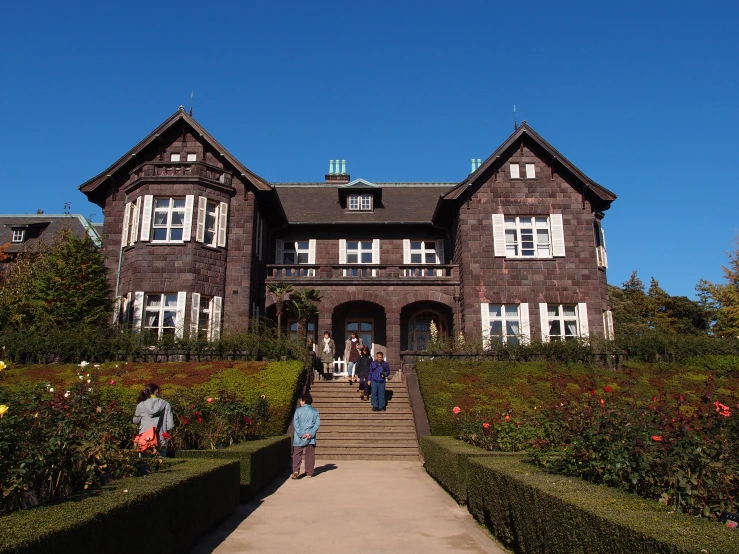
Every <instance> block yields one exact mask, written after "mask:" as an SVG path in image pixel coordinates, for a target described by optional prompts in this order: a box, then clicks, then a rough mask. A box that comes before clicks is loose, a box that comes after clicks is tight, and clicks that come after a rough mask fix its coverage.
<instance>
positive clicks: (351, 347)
mask: <svg viewBox="0 0 739 554" xmlns="http://www.w3.org/2000/svg"><path fill="white" fill-rule="evenodd" d="M363 346H364V343H363V342H362V339H360V338H357V333H355V332H354V331H351V332H350V333H349V338H348V339H346V343H345V345H344V359H345V360H346V372H347V374H348V376H349V384H350V385H351V384H352V383H355V382H357V381H358V379H356V378H355V377H354V366H356V365H357V362H358V361H359V356H360V354H361V352H362V347H363Z"/></svg>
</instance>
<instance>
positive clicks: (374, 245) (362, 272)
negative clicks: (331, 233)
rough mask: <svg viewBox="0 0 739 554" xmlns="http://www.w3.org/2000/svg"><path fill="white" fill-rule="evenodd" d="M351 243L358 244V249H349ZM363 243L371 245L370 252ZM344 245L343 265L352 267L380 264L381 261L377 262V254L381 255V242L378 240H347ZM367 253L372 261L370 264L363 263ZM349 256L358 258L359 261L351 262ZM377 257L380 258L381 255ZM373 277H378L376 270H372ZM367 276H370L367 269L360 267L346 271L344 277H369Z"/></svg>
mask: <svg viewBox="0 0 739 554" xmlns="http://www.w3.org/2000/svg"><path fill="white" fill-rule="evenodd" d="M351 243H356V244H357V248H354V249H350V248H349V245H350V244H351ZM362 243H365V244H369V245H370V247H369V250H367V248H366V247H365V246H363V244H362ZM344 244H345V246H344V248H343V250H344V259H343V260H340V261H341V264H342V265H343V264H351V265H376V264H378V263H380V261H379V260H375V257H376V254H379V240H378V239H374V240H345V241H344ZM367 253H369V254H370V261H369V262H363V261H362V256H363V255H364V254H367ZM349 256H357V261H356V262H350V261H349ZM377 257H379V255H377ZM371 275H372V277H376V276H377V270H376V269H372V272H371ZM367 276H368V273H367V270H366V269H363V268H360V267H357V268H352V269H345V270H344V277H367Z"/></svg>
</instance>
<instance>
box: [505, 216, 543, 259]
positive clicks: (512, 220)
mask: <svg viewBox="0 0 739 554" xmlns="http://www.w3.org/2000/svg"><path fill="white" fill-rule="evenodd" d="M504 222H505V251H506V258H551V257H552V225H551V220H550V217H549V216H548V215H546V216H545V215H538V216H518V215H517V216H505V220H504ZM539 230H545V231H546V238H547V242H546V243H544V242H539V233H537V231H539ZM523 232H527V234H528V233H529V232H530V233H531V240H530V241H529V240H524V239H523ZM511 237H513V239H512V240H511ZM529 244H530V245H531V247H530V248H524V245H529ZM524 251H527V252H532V253H531V254H524Z"/></svg>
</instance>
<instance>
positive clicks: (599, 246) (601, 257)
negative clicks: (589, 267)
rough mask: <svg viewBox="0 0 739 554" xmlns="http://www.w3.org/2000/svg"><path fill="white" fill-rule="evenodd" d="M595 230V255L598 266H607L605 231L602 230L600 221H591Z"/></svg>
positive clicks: (605, 267)
mask: <svg viewBox="0 0 739 554" xmlns="http://www.w3.org/2000/svg"><path fill="white" fill-rule="evenodd" d="M593 226H594V231H595V256H596V259H597V261H598V267H602V268H603V269H607V268H608V255H607V254H606V233H605V231H603V225H601V223H600V221H595V222H593Z"/></svg>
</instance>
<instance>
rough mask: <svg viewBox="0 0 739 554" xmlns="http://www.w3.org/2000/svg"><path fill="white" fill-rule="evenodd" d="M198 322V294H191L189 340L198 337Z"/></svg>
mask: <svg viewBox="0 0 739 554" xmlns="http://www.w3.org/2000/svg"><path fill="white" fill-rule="evenodd" d="M199 322H200V293H199V292H193V293H192V294H191V295H190V338H191V339H194V338H196V337H197V336H198V323H199Z"/></svg>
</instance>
